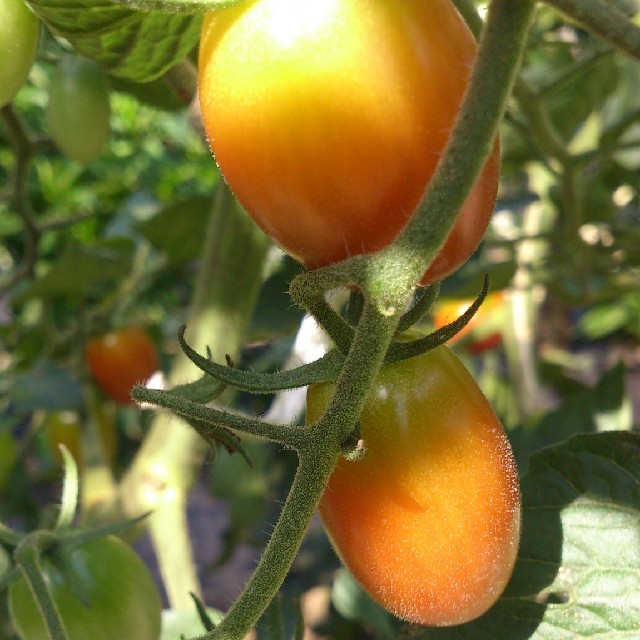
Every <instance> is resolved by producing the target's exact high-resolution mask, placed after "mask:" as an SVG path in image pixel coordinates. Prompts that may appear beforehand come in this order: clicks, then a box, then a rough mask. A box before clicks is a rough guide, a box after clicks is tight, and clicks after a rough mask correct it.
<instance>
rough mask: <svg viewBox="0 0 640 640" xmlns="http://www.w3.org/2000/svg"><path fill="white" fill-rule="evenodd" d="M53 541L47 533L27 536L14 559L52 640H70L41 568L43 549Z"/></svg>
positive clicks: (17, 549)
mask: <svg viewBox="0 0 640 640" xmlns="http://www.w3.org/2000/svg"><path fill="white" fill-rule="evenodd" d="M51 539H52V538H51V535H50V534H45V532H38V533H35V534H32V535H29V536H27V537H26V538H25V539H24V541H23V542H22V543H21V544H20V545H18V547H17V548H16V550H15V553H14V559H15V561H16V564H17V565H18V567H19V568H20V571H21V572H22V575H23V576H24V578H25V580H26V581H27V584H28V585H29V588H30V589H31V592H32V593H33V596H34V598H35V600H36V602H37V603H38V608H39V609H40V613H41V614H42V617H43V618H44V622H45V625H46V627H47V633H48V634H49V638H50V640H69V636H68V635H67V631H66V629H65V627H64V623H63V621H62V617H61V616H60V612H59V611H58V607H57V606H56V603H55V600H54V599H53V595H52V594H51V590H50V589H49V585H48V584H47V582H46V580H45V579H44V576H43V574H42V568H41V567H40V551H41V549H42V547H45V546H48V545H49V544H50V543H51Z"/></svg>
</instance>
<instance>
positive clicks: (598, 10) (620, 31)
mask: <svg viewBox="0 0 640 640" xmlns="http://www.w3.org/2000/svg"><path fill="white" fill-rule="evenodd" d="M545 1H546V3H547V4H549V5H551V6H552V7H555V8H556V9H558V10H559V11H561V12H562V13H564V14H565V15H567V16H569V17H570V18H573V19H574V20H575V21H576V22H579V23H580V24H581V25H582V26H584V27H586V28H587V29H588V30H589V31H591V32H593V33H595V34H596V35H598V36H600V37H601V38H603V39H605V40H606V41H607V42H609V43H611V44H612V45H613V46H614V47H617V48H618V49H621V50H622V51H624V52H625V53H628V54H629V55H630V56H632V57H634V58H636V59H638V60H640V27H637V26H636V25H635V24H633V22H631V20H629V17H628V16H627V15H626V14H625V13H624V12H623V11H621V10H620V9H618V7H616V6H615V4H614V3H612V2H606V1H605V0H545Z"/></svg>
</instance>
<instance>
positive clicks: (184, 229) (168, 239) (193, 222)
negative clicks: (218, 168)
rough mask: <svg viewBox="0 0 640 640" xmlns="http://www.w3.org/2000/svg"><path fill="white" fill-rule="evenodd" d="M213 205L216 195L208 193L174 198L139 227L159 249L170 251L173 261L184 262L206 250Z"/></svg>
mask: <svg viewBox="0 0 640 640" xmlns="http://www.w3.org/2000/svg"><path fill="white" fill-rule="evenodd" d="M211 207H212V198H211V197H205V196H196V197H193V198H191V199H190V200H182V201H178V202H174V203H172V204H170V205H168V206H167V207H165V208H164V209H162V211H160V212H158V213H157V214H156V215H155V216H153V217H152V218H149V219H148V220H144V221H143V222H139V223H137V224H136V225H135V228H136V231H138V232H140V233H141V234H142V235H144V236H145V238H147V240H149V242H151V244H152V245H153V246H154V247H155V248H156V249H158V250H159V251H162V252H164V253H166V255H167V257H168V258H169V262H170V264H171V265H173V266H178V265H182V264H184V263H186V262H189V261H191V260H195V259H196V258H198V257H199V256H200V254H201V253H202V244H203V242H204V235H205V230H206V228H207V224H208V221H209V218H210V217H211Z"/></svg>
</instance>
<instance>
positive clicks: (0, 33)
mask: <svg viewBox="0 0 640 640" xmlns="http://www.w3.org/2000/svg"><path fill="white" fill-rule="evenodd" d="M39 39H40V21H39V20H38V18H37V17H36V16H35V15H34V14H33V13H32V12H31V11H30V10H29V9H28V8H27V5H26V4H25V3H24V2H23V0H0V51H2V65H0V107H4V105H6V104H8V103H9V102H10V100H11V99H12V98H13V96H14V95H15V94H16V93H17V92H18V89H20V87H21V86H22V85H23V84H24V83H25V81H26V79H27V76H28V75H29V71H30V70H31V67H32V66H33V62H34V60H35V59H36V52H37V50H38V40H39Z"/></svg>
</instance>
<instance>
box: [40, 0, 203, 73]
mask: <svg viewBox="0 0 640 640" xmlns="http://www.w3.org/2000/svg"><path fill="white" fill-rule="evenodd" d="M165 4H166V3H165ZM29 5H30V6H31V8H32V9H33V10H34V11H35V12H36V13H37V14H38V16H40V18H42V20H43V21H44V22H45V23H46V24H47V26H48V27H49V28H50V29H51V31H52V32H53V33H54V34H55V35H57V36H61V37H63V38H66V39H67V40H68V41H69V42H70V43H71V44H72V45H73V46H74V48H75V49H76V51H78V52H79V53H81V54H83V55H85V56H87V57H89V58H92V59H93V60H95V61H96V62H97V63H98V64H99V65H100V66H101V67H102V68H103V69H104V70H105V71H107V72H108V73H110V74H112V75H114V76H117V77H119V78H125V79H129V80H134V81H135V82H147V81H149V80H153V79H155V78H157V77H159V76H161V75H162V74H163V73H165V72H166V71H167V70H168V69H169V68H170V67H172V66H173V65H174V64H176V63H177V62H180V61H181V60H182V59H184V58H185V57H186V56H187V54H188V53H189V52H190V51H191V50H192V49H193V48H194V47H195V45H196V44H197V42H198V38H199V37H200V25H201V21H202V19H201V16H199V15H198V16H190V15H176V14H167V13H162V12H159V11H157V12H156V11H154V12H149V11H136V10H134V9H132V8H129V7H126V6H123V5H121V4H117V3H115V2H109V1H106V2H96V1H94V0H31V1H30V2H29ZM176 6H177V3H176Z"/></svg>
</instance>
